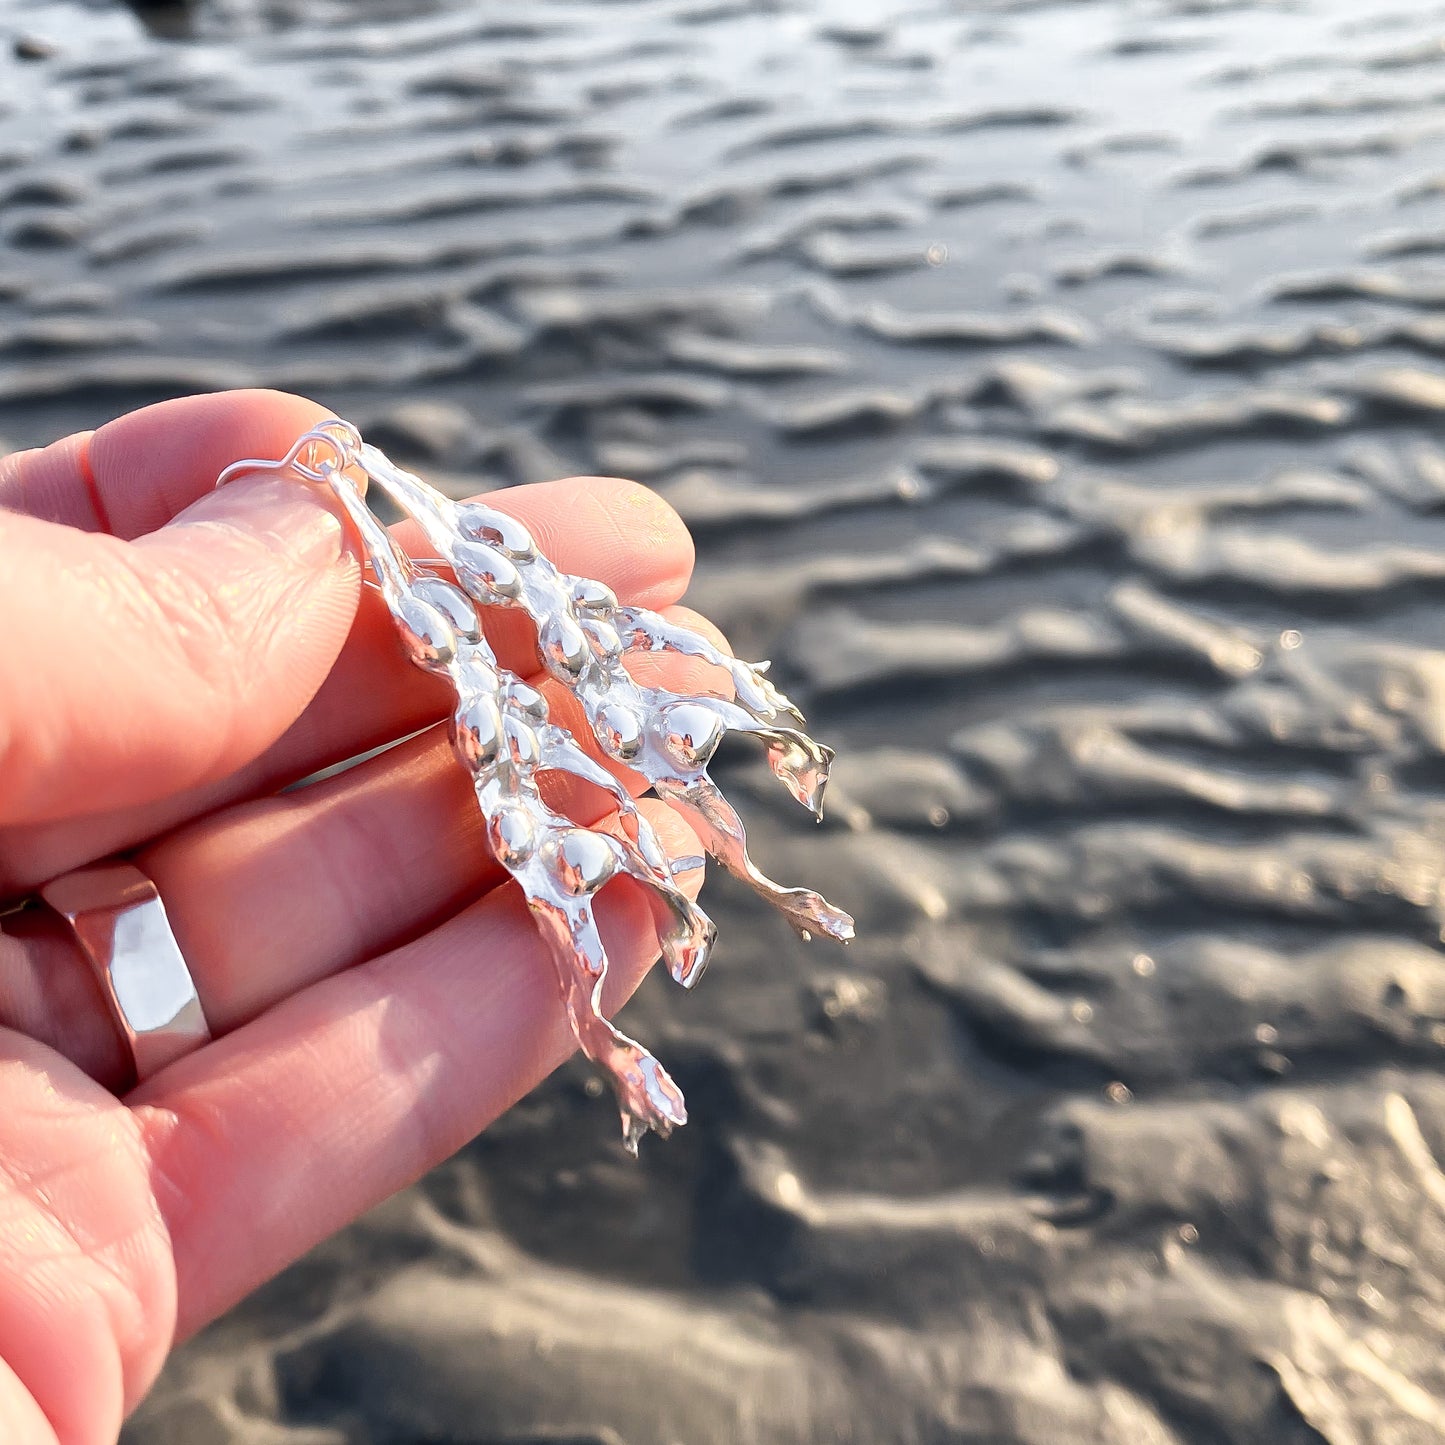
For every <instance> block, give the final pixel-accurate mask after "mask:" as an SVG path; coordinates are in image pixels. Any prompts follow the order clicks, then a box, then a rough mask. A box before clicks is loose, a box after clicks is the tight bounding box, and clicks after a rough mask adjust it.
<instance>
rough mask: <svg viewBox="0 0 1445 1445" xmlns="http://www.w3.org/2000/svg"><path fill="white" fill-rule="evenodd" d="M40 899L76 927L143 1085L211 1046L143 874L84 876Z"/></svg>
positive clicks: (120, 871) (87, 871) (107, 871)
mask: <svg viewBox="0 0 1445 1445" xmlns="http://www.w3.org/2000/svg"><path fill="white" fill-rule="evenodd" d="M40 896H41V898H43V899H44V900H45V902H46V903H48V904H49V905H50V906H51V907H52V908H53V909H54V910H55V911H56V912H57V913H58V914H60V916H61V917H62V918H64V919H65V921H66V922H67V923H68V924H69V925H70V928H71V931H72V932H73V933H74V934H75V938H76V941H77V942H78V943H79V944H80V949H81V952H82V953H84V954H85V956H86V958H87V959H88V960H89V961H90V966H91V968H92V969H93V970H94V971H95V976H96V978H97V979H98V980H99V982H100V986H101V991H102V992H103V993H104V994H105V997H106V1001H107V1003H108V1004H109V1006H110V1012H111V1017H112V1018H113V1019H114V1020H115V1024H116V1027H117V1028H118V1029H119V1030H120V1032H121V1036H122V1037H123V1038H124V1039H125V1041H126V1044H127V1045H128V1046H129V1048H130V1053H131V1058H132V1059H133V1060H134V1062H135V1076H136V1082H137V1083H141V1082H143V1081H144V1080H146V1079H148V1078H149V1077H150V1076H151V1075H152V1074H155V1073H159V1072H160V1070H161V1069H163V1068H165V1066H166V1065H167V1064H170V1063H174V1062H175V1061H176V1060H177V1059H179V1058H181V1057H182V1056H183V1055H185V1054H189V1053H191V1052H192V1051H193V1050H195V1049H199V1048H201V1047H202V1045H204V1044H208V1043H210V1041H211V1030H210V1028H209V1027H208V1026H207V1024H206V1015H205V1012H204V1011H203V1010H202V1008H201V1000H200V996H199V995H198V994H197V993H196V985H195V981H194V980H193V979H192V978H191V971H190V969H188V968H187V967H186V961H185V959H184V958H182V957H181V950H180V946H179V945H178V944H177V943H176V936H175V934H174V933H172V932H171V925H170V920H169V919H168V918H167V917H166V906H165V904H164V903H162V902H161V896H160V893H159V892H158V891H157V889H156V886H155V884H154V883H152V882H151V880H150V879H149V878H147V877H146V876H145V874H144V873H142V872H141V871H140V869H139V868H135V867H132V866H131V865H130V864H129V863H99V864H96V865H95V866H94V867H91V868H78V869H76V871H75V872H73V873H66V874H64V875H62V876H61V877H59V878H54V879H52V880H51V881H50V882H49V883H47V884H45V885H44V887H42V888H41V890H40Z"/></svg>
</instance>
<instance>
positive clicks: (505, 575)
mask: <svg viewBox="0 0 1445 1445" xmlns="http://www.w3.org/2000/svg"><path fill="white" fill-rule="evenodd" d="M256 470H267V471H281V472H290V473H291V474H293V475H295V476H296V477H297V478H298V479H300V480H303V481H307V482H314V483H321V484H324V485H326V486H328V487H329V488H330V489H331V491H332V492H333V493H334V495H335V496H336V498H337V500H338V501H339V502H340V504H341V506H342V507H343V508H344V509H345V512H346V514H347V516H348V518H349V519H350V521H351V524H352V526H353V527H354V528H355V530H356V533H357V535H358V537H359V539H360V541H361V543H362V546H363V547H364V549H365V553H366V557H367V560H368V562H369V564H370V566H371V568H372V570H373V571H374V572H375V575H376V585H377V587H378V589H379V591H380V593H381V596H382V598H383V599H384V600H385V602H386V606H387V608H388V610H389V611H390V613H391V617H392V620H393V622H394V623H395V625H396V630H397V634H398V636H399V638H400V640H401V644H402V646H403V648H404V650H405V651H406V654H407V656H408V657H409V658H410V659H411V661H412V662H413V663H414V664H415V665H416V666H417V667H419V668H421V669H422V670H424V671H426V672H430V673H434V674H436V675H437V676H439V677H443V678H445V679H446V680H447V682H448V683H449V684H450V685H451V688H452V690H453V692H454V693H455V695H456V706H455V708H454V711H453V713H452V720H451V737H452V745H453V748H454V750H455V752H456V754H457V757H458V759H459V760H460V762H461V763H462V765H463V766H465V767H466V768H467V770H468V771H469V772H470V774H471V777H472V781H473V787H474V789H475V792H476V797H477V804H478V806H479V808H480V809H481V812H482V815H483V817H484V818H485V820H486V825H487V837H488V841H489V843H490V845H491V849H492V852H493V854H494V855H495V856H496V858H497V861H498V862H499V863H501V865H502V866H503V867H504V868H505V869H506V870H507V871H508V873H510V874H511V876H512V877H513V878H515V879H516V880H517V882H518V883H519V884H520V885H521V887H522V890H523V893H524V894H525V896H526V899H527V903H528V906H529V907H530V909H531V911H532V915H533V917H534V918H535V919H536V920H537V924H538V926H539V928H540V929H541V932H542V935H543V937H544V938H545V939H546V941H547V943H548V945H549V947H550V950H551V953H552V956H553V959H554V961H555V963H556V967H557V973H558V979H559V982H560V985H561V991H562V997H563V1000H564V1002H565V1004H566V1008H567V1014H568V1018H569V1020H570V1022H571V1025H572V1029H573V1032H574V1033H575V1034H576V1036H577V1040H578V1042H579V1043H580V1045H581V1046H582V1049H583V1051H584V1052H585V1053H586V1055H587V1056H588V1058H589V1059H591V1060H592V1062H593V1063H594V1064H595V1065H596V1066H597V1067H598V1068H599V1069H600V1070H601V1071H602V1072H603V1073H604V1074H605V1075H606V1076H607V1078H608V1079H609V1081H610V1082H611V1084H612V1087H613V1090H614V1092H615V1093H616V1095H617V1101H618V1106H619V1108H620V1110H621V1113H622V1131H623V1139H624V1141H625V1143H626V1144H627V1147H628V1149H629V1150H630V1151H632V1152H633V1153H636V1151H637V1144H638V1141H639V1140H640V1139H641V1137H642V1135H643V1134H645V1133H646V1132H647V1131H648V1130H649V1129H652V1130H655V1131H656V1132H657V1133H659V1134H662V1135H664V1136H665V1135H667V1134H668V1133H670V1132H671V1130H672V1129H673V1127H674V1126H675V1125H679V1124H682V1123H685V1122H686V1119H687V1114H686V1109H685V1107H684V1104H683V1098H682V1093H681V1091H680V1090H679V1089H678V1087H677V1085H676V1084H675V1083H674V1082H673V1081H672V1079H671V1078H670V1077H669V1076H668V1074H667V1072H666V1070H665V1069H663V1067H662V1065H661V1064H659V1063H658V1062H657V1060H656V1059H654V1058H653V1057H652V1055H651V1054H650V1053H648V1051H647V1050H646V1049H644V1048H643V1047H642V1046H641V1045H640V1044H638V1043H636V1042H635V1041H634V1040H632V1039H630V1038H628V1037H627V1036H626V1035H625V1034H623V1033H621V1032H620V1031H619V1030H618V1029H616V1028H615V1027H614V1026H613V1025H612V1024H611V1023H609V1022H608V1021H607V1020H606V1019H605V1018H604V1017H603V1015H602V1012H601V1007H600V1005H601V998H602V985H603V981H604V980H605V978H606V975H607V955H606V952H605V950H604V949H603V946H602V940H601V938H600V936H599V934H598V931H597V925H596V921H595V919H594V917H593V911H592V900H593V898H594V896H595V895H596V893H597V892H598V891H599V890H600V889H601V888H602V887H603V886H604V885H605V884H606V883H607V882H608V881H609V880H610V879H612V878H614V877H616V876H618V875H619V874H626V875H628V876H630V877H632V878H634V879H636V880H637V881H638V882H639V883H641V884H643V885H644V886H645V887H646V888H648V889H649V890H651V892H652V893H653V894H654V895H655V896H656V897H657V898H658V899H659V900H660V902H661V903H662V905H663V912H664V914H665V917H666V920H667V922H666V925H665V926H664V927H663V928H661V929H660V930H659V937H660V941H661V945H662V955H663V959H664V961H665V963H666V965H667V968H668V971H669V972H670V973H671V975H672V976H673V978H674V979H676V980H677V981H678V982H679V983H681V984H682V985H683V986H684V987H689V988H690V987H691V986H692V985H693V984H695V983H696V982H697V980H698V979H699V978H700V977H701V976H702V972H703V970H704V968H705V967H706V966H707V960H708V954H709V952H710V950H711V948H712V944H713V940H714V937H715V929H714V927H713V924H712V921H711V920H710V919H709V918H708V917H707V915H706V914H705V913H704V912H703V911H702V910H701V909H700V908H699V907H698V906H697V904H695V903H694V902H693V901H692V900H691V899H690V898H688V897H687V895H686V894H685V893H683V892H682V891H681V890H680V889H679V888H678V886H677V883H676V880H675V878H674V873H673V865H672V864H671V863H670V861H669V859H668V857H667V854H666V853H665V851H664V850H663V848H662V846H661V844H660V843H659V841H658V839H657V836H656V834H655V833H654V831H653V829H652V827H651V826H650V824H649V823H648V822H647V820H646V818H645V817H643V815H642V814H641V813H640V812H639V811H638V809H637V806H636V803H635V802H634V801H633V799H632V796H631V795H630V793H629V792H628V791H627V789H626V788H625V787H624V786H623V785H622V784H621V783H620V782H619V781H618V780H617V778H616V777H614V775H613V774H612V773H611V772H610V771H609V770H608V769H607V768H605V767H603V766H602V765H601V764H600V763H598V762H597V760H596V759H595V758H593V757H591V756H590V755H589V754H588V753H587V752H586V751H584V750H583V748H582V747H581V746H579V745H578V743H577V742H576V740H575V739H574V738H573V736H572V735H571V734H570V733H569V732H568V731H567V730H566V729H564V728H562V727H559V726H558V725H557V724H555V723H553V722H551V721H550V720H549V717H548V710H547V701H546V699H545V697H543V695H542V694H541V693H540V692H538V691H537V690H536V689H535V688H533V687H531V686H530V685H528V684H527V683H525V682H523V681H522V680H521V679H520V678H518V677H516V676H514V675H513V674H512V673H510V672H508V671H507V669H505V668H503V667H501V666H500V665H499V664H498V662H497V659H496V656H495V655H494V654H493V652H492V650H491V648H490V647H489V646H488V644H487V641H486V638H485V636H484V634H483V631H482V625H481V610H482V609H486V608H508V609H514V610H519V611H522V612H525V613H526V614H527V616H528V617H529V618H530V619H531V620H532V622H533V623H534V624H535V626H536V629H537V644H538V652H539V654H540V656H541V659H542V665H543V667H544V669H545V670H546V672H547V673H548V675H549V676H550V677H552V678H553V679H555V680H556V682H557V683H559V684H560V685H561V686H563V687H565V688H566V689H567V690H568V691H569V692H571V693H572V695H573V696H574V697H575V698H576V699H577V702H578V703H579V704H580V707H581V710H582V713H583V715H584V716H585V718H586V720H587V724H588V726H589V727H590V729H591V731H592V734H593V736H594V737H595V738H596V740H597V745H598V747H599V749H600V751H601V752H602V753H603V754H604V755H605V756H607V757H609V758H612V759H613V760H615V761H616V762H617V763H619V764H623V765H625V766H626V767H628V768H631V769H633V770H634V771H635V772H637V773H639V774H641V776H642V777H643V778H644V779H645V780H646V781H647V783H648V784H650V786H651V788H652V789H653V791H654V792H655V793H656V794H657V796H658V797H660V798H661V799H663V800H664V801H665V802H666V803H668V804H669V805H670V806H671V807H673V808H674V809H676V810H677V811H678V812H679V813H680V814H681V815H682V816H683V817H684V818H686V820H687V821H688V823H689V824H691V826H692V828H693V829H694V831H695V832H696V833H697V834H698V836H699V837H700V838H701V839H702V841H703V844H704V846H705V847H706V848H707V850H708V852H709V853H710V854H711V855H712V856H713V857H714V858H716V859H717V860H718V862H720V863H721V864H722V865H723V867H725V868H726V869H727V870H728V871H729V872H730V873H732V874H734V875H735V876H736V877H738V878H740V879H742V880H743V881H744V882H746V883H747V884H749V885H750V886H751V887H752V888H754V889H755V890H756V891H757V892H758V893H759V894H761V895H762V896H763V897H764V898H766V899H768V900H769V901H770V902H771V903H773V904H774V905H775V906H776V907H777V908H778V909H779V910H780V911H781V912H782V913H783V914H784V916H785V917H786V918H787V919H788V920H789V922H791V923H792V924H793V926H794V927H795V928H796V929H797V930H798V931H799V932H800V933H801V934H802V935H803V936H804V937H805V938H806V937H809V936H811V935H812V934H813V933H825V934H828V935H829V936H830V937H833V938H836V939H840V940H843V941H846V940H848V939H849V938H851V937H852V936H853V920H852V919H851V918H850V917H849V916H848V915H847V914H846V913H844V912H843V911H842V910H841V909H839V908H835V907H834V906H833V905H832V904H830V903H829V902H827V900H826V899H824V898H823V897H821V896H820V895H819V894H817V893H814V892H812V891H811V890H809V889H805V888H784V887H781V886H779V885H778V884H776V883H774V882H773V881H772V880H771V879H769V878H767V877H765V876H764V875H763V874H762V873H761V872H760V871H759V870H758V868H757V867H756V866H755V865H754V863H753V862H752V860H751V859H750V858H749V857H748V852H747V840H746V835H745V833H744V831H743V825H742V821H741V820H740V819H739V817H738V815H737V813H736V812H735V811H734V809H733V808H732V806H731V804H729V803H728V801H727V800H726V799H725V798H724V797H723V795H722V793H721V791H720V790H719V789H718V787H717V785H716V784H715V783H714V782H713V781H712V779H711V778H710V777H709V776H708V772H707V766H708V763H709V761H710V760H711V758H712V755H713V753H714V752H715V751H716V749H717V746H718V743H719V742H720V741H721V740H722V738H723V736H724V735H725V734H726V733H728V732H730V731H736V732H741V733H747V734H751V735H752V736H754V737H757V738H758V739H760V740H761V741H762V743H763V745H764V749H765V752H766V756H767V761H768V766H769V767H770V768H771V770H772V772H773V773H774V774H775V775H776V776H777V777H778V778H779V779H780V780H781V781H782V783H783V784H784V786H785V787H786V788H787V789H788V791H789V792H790V793H792V795H793V796H794V797H795V798H796V799H797V800H798V801H799V802H801V803H802V804H803V805H804V806H805V807H807V808H809V809H810V810H811V811H812V812H813V813H814V814H815V815H819V814H820V813H821V808H822V797H823V788H824V785H825V783H826V782H827V779H828V768H829V765H830V764H831V762H832V759H833V754H832V751H831V750H830V749H828V748H825V747H823V746H821V745H820V744H818V743H816V742H814V741H813V740H812V738H810V737H808V735H807V734H806V733H804V732H803V731H802V730H801V724H802V721H803V719H802V715H801V714H800V713H799V712H798V710H797V708H796V707H794V705H793V704H792V703H791V702H789V701H788V699H787V698H786V697H784V696H783V694H782V693H781V692H779V691H778V689H777V688H775V687H774V686H773V685H772V684H771V683H770V682H769V681H768V679H767V677H766V675H765V672H766V668H767V664H766V663H762V664H753V663H747V662H740V661H738V660H737V659H736V658H733V657H730V656H728V655H727V654H725V653H722V652H720V651H719V650H718V649H717V648H715V647H714V646H713V645H712V644H711V643H710V642H709V641H708V640H707V639H706V638H704V637H701V636H699V635H698V634H697V633H695V632H693V631H691V630H690V629H688V628H684V627H680V626H677V625H676V624H674V623H670V622H668V621H667V620H666V619H665V618H663V617H660V616H659V615H658V614H657V613H655V612H649V611H647V610H646V609H644V608H639V607H627V606H623V605H622V604H621V603H619V601H618V600H617V597H616V596H615V595H614V594H613V592H612V590H611V589H610V588H608V587H606V586H605V585H603V584H602V583H600V582H596V581H593V580H591V579H589V578H585V577H576V576H572V575H570V574H568V573H565V572H562V571H560V570H559V569H558V568H557V567H556V566H554V565H553V563H552V562H551V561H549V560H548V558H547V557H545V556H544V555H543V554H542V553H541V551H540V550H539V549H538V548H537V546H536V544H535V542H534V541H533V539H532V536H531V534H530V533H529V532H528V531H527V529H526V528H525V527H524V526H523V525H522V524H521V523H520V522H518V521H516V520H515V519H514V518H512V517H510V516H508V515H507V514H506V513H505V512H501V511H498V510H497V509H496V508H494V507H489V506H487V505H485V503H482V502H455V501H453V500H452V499H451V498H449V497H447V496H445V495H444V494H443V493H441V492H439V491H437V490H436V489H435V488H434V487H431V486H429V485H428V484H427V483H426V482H424V481H422V480H421V478H419V477H417V476H414V475H412V474H411V473H410V472H407V471H403V470H402V469H401V468H400V467H398V466H396V465H395V464H394V463H393V462H391V461H390V460H389V459H388V458H387V457H386V456H385V455H384V454H383V453H382V452H380V451H378V450H377V448H375V447H373V446H369V445H367V444H366V443H364V442H363V441H362V439H361V437H360V435H359V434H358V433H357V431H356V429H355V428H354V427H352V426H351V425H350V424H349V423H347V422H343V421H339V420H335V419H332V420H329V421H326V422H323V423H321V424H320V425H318V426H317V427H315V428H313V429H312V430H311V431H310V432H308V433H307V434H306V435H305V436H303V437H302V438H300V439H299V440H298V441H297V443H296V444H295V446H293V447H292V449H291V450H290V452H288V453H287V455H286V456H285V457H283V458H281V459H280V460H279V461H258V460H251V459H248V460H245V461H240V462H236V463H233V464H232V465H231V466H230V467H228V468H227V469H226V470H225V471H224V472H223V473H222V474H221V476H220V478H219V479H218V482H217V485H221V484H222V483H224V482H226V481H228V480H230V479H231V478H233V477H235V476H238V475H240V474H241V473H242V472H247V471H256ZM369 485H375V486H377V487H378V488H380V490H381V491H382V492H384V493H385V494H386V496H387V497H388V498H390V499H391V501H393V502H394V503H395V504H396V505H397V506H398V507H400V508H401V510H402V511H404V512H405V513H407V514H408V515H409V516H410V517H411V518H412V519H413V520H414V521H415V522H416V523H417V525H418V526H419V527H420V528H421V530H422V532H423V533H424V534H425V536H426V538H427V543H428V546H429V547H430V548H431V550H432V551H433V552H434V553H435V557H434V558H432V559H428V561H427V563H425V564H421V563H418V562H416V561H414V560H413V559H412V558H411V557H409V556H408V555H407V554H406V552H405V551H403V550H402V549H401V548H400V547H399V546H398V545H397V544H396V543H395V541H394V540H393V538H392V536H391V534H390V533H389V532H388V531H387V530H386V528H385V527H383V526H382V525H381V523H380V522H379V521H378V520H377V519H376V517H375V516H374V515H373V514H372V512H371V510H370V508H369V507H368V506H367V504H366V501H365V492H366V489H367V487H368V486H369ZM435 569H441V570H442V571H447V572H450V573H451V574H452V576H453V577H454V578H455V582H453V581H450V580H448V579H447V578H446V577H444V576H442V575H441V572H440V571H438V570H435ZM642 652H674V653H681V654H685V655H687V656H690V657H696V658H700V659H702V660H703V661H705V662H707V663H710V664H712V666H713V667H714V668H716V669H719V670H720V673H721V674H722V675H725V676H727V677H728V678H729V679H730V682H731V687H732V690H733V696H732V697H731V698H728V697H722V696H717V695H714V694H711V693H699V694H684V693H675V692H671V691H669V690H667V689H666V688H661V687H651V686H647V685H646V684H644V683H641V682H639V681H637V680H636V679H635V678H634V677H633V676H632V674H631V673H629V672H628V670H627V668H626V666H625V664H624V658H625V657H626V656H627V655H628V654H629V653H642ZM548 772H562V773H569V774H571V775H572V776H574V777H576V778H580V779H583V780H585V781H587V782H589V783H593V784H595V785H597V786H598V787H600V788H602V789H603V790H605V792H606V793H607V795H608V797H609V798H610V799H611V801H612V803H613V804H614V805H615V806H614V810H613V811H612V812H611V813H609V814H607V815H605V816H604V817H603V818H602V819H600V820H599V821H597V822H595V823H592V824H590V825H588V826H585V827H584V826H581V825H579V824H578V823H576V822H574V821H573V820H572V819H570V818H566V817H564V816H562V815H561V814H559V813H557V812H555V811H553V810H552V809H551V808H550V807H549V806H548V805H547V803H546V802H545V801H544V800H543V798H542V794H541V791H540V790H539V787H538V780H539V778H540V777H541V775H543V774H545V773H548Z"/></svg>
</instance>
